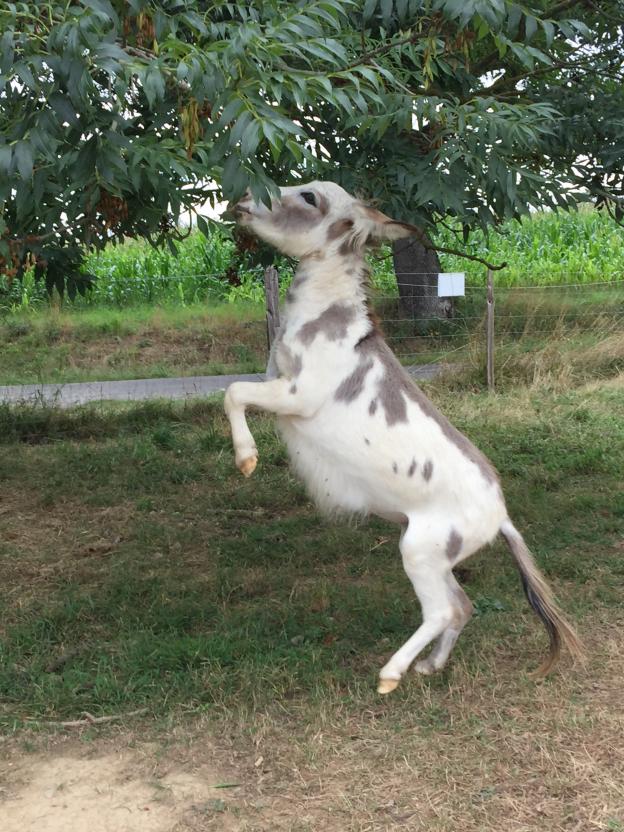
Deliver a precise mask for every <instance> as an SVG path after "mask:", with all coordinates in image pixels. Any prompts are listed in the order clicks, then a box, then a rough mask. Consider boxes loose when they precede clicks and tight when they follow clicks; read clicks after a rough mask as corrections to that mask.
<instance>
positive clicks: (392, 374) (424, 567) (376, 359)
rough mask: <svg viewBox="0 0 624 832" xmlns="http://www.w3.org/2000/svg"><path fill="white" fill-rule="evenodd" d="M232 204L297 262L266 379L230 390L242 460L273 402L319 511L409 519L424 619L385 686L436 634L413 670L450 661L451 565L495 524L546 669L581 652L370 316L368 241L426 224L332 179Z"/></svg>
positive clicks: (242, 463)
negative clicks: (249, 411)
mask: <svg viewBox="0 0 624 832" xmlns="http://www.w3.org/2000/svg"><path fill="white" fill-rule="evenodd" d="M233 210H234V213H235V215H236V217H237V221H238V222H239V223H240V224H241V225H243V226H245V227H246V228H248V229H249V230H250V231H252V232H253V233H254V234H256V235H257V236H258V237H260V238H262V239H263V240H265V241H266V242H268V243H270V244H272V245H274V246H275V247H276V248H277V249H279V250H280V251H281V252H283V253H284V254H286V255H289V256H291V257H296V258H298V259H299V261H300V263H299V267H298V269H297V272H296V274H295V278H294V280H293V283H292V286H291V288H290V290H289V292H288V295H287V298H286V308H285V315H284V320H283V323H282V326H281V329H280V332H279V336H278V339H277V340H276V343H275V345H274V347H273V350H272V352H271V356H270V358H269V367H268V372H267V376H268V379H269V380H267V381H265V382H262V383H248V382H235V383H234V384H232V385H231V386H230V387H229V389H228V391H227V393H226V396H225V410H226V413H227V415H228V417H229V420H230V424H231V428H232V439H233V442H234V449H235V453H236V465H237V467H238V468H239V470H240V471H241V472H242V473H243V474H244V475H245V476H246V477H248V476H250V475H251V474H252V473H253V471H254V469H255V467H256V463H257V460H258V451H257V450H256V445H255V443H254V439H253V436H252V435H251V433H250V431H249V427H248V425H247V421H246V419H245V408H246V407H249V406H252V407H257V408H261V409H263V410H267V411H270V412H272V413H275V414H276V415H277V416H278V425H279V429H280V433H281V435H282V437H283V439H284V440H285V442H286V444H287V446H288V449H289V452H290V457H291V460H292V462H293V465H294V467H295V469H296V470H297V472H298V473H299V474H300V476H301V477H302V478H303V480H304V481H305V483H306V485H307V487H308V489H309V491H310V493H311V495H312V497H313V498H314V500H315V501H316V503H317V505H318V506H319V507H320V508H321V509H323V510H326V511H330V512H336V511H338V512H340V511H343V512H350V513H354V514H361V515H366V514H376V515H379V516H380V517H383V518H386V519H388V520H392V521H396V522H398V523H400V524H401V527H402V531H401V539H400V544H399V547H400V550H401V555H402V557H403V566H404V568H405V571H406V573H407V575H408V577H409V579H410V581H411V582H412V584H413V586H414V590H415V592H416V595H417V596H418V600H419V602H420V605H421V607H422V618H423V621H422V624H421V625H420V627H419V628H418V629H417V630H416V632H415V633H414V634H413V635H412V636H411V638H409V639H408V640H407V641H406V642H405V644H404V645H403V646H402V647H401V648H400V649H399V650H398V651H397V652H396V653H395V654H394V655H393V656H392V657H391V658H390V660H389V661H388V662H387V663H386V664H385V665H384V667H383V668H382V669H381V672H380V674H379V676H380V680H379V688H378V689H379V692H380V693H389V692H390V691H392V690H394V688H396V686H397V685H398V684H399V680H400V679H401V677H402V676H403V674H404V673H405V672H406V670H407V669H408V667H409V666H410V664H411V663H412V662H413V661H414V659H415V658H416V657H417V656H418V655H419V654H420V653H421V651H422V650H423V649H424V648H425V647H426V646H427V645H428V644H430V643H431V642H432V641H434V639H436V642H435V645H434V647H433V649H432V651H431V652H430V654H429V655H428V656H427V657H426V658H424V659H421V660H419V661H417V662H416V665H415V669H416V670H417V671H418V672H419V673H433V672H434V671H436V670H438V669H440V668H441V667H443V666H444V664H445V662H446V661H447V659H448V657H449V654H450V652H451V650H452V648H453V646H454V644H455V642H456V640H457V637H458V636H459V634H460V632H461V630H462V628H463V627H464V626H465V624H466V623H467V621H468V620H469V618H470V616H471V614H472V604H471V603H470V600H469V598H468V596H467V595H466V593H465V592H464V591H463V589H462V588H461V587H460V586H459V584H458V583H457V581H456V580H455V578H454V576H453V572H452V570H453V568H454V567H455V566H457V564H458V563H460V562H461V561H462V560H464V559H465V558H467V557H469V556H470V555H472V554H473V553H474V552H476V551H477V549H479V548H480V547H481V546H483V545H484V544H485V543H488V542H489V541H491V540H492V539H493V538H494V537H495V536H496V535H497V534H498V533H499V532H500V533H501V534H502V535H503V537H504V538H505V540H506V541H507V544H508V545H509V548H510V549H511V552H512V554H513V556H514V558H515V561H516V564H517V566H518V569H519V571H520V575H521V578H522V583H523V585H524V590H525V592H526V595H527V598H528V601H529V603H530V605H531V606H532V607H533V609H534V610H535V612H536V613H537V615H538V616H539V617H540V618H541V620H542V622H543V624H544V626H545V628H546V630H547V632H548V636H549V639H550V653H549V656H548V657H547V659H546V660H545V662H544V664H543V666H542V668H540V670H541V672H543V673H546V672H547V671H548V670H550V668H551V667H552V666H553V665H554V664H555V662H556V661H557V660H558V658H559V652H560V647H561V642H564V643H565V644H566V646H567V647H568V649H569V650H570V651H571V652H572V654H573V655H574V656H580V655H581V652H582V651H581V645H580V642H579V640H578V638H577V636H576V635H575V633H574V630H573V629H572V627H571V626H570V625H569V624H568V623H567V622H566V620H565V619H564V618H563V616H562V614H561V612H560V611H559V609H558V607H557V605H556V603H555V601H554V599H553V596H552V594H551V591H550V589H549V588H548V585H547V584H546V581H545V579H544V577H543V576H542V574H541V573H540V572H539V570H538V569H537V567H536V565H535V563H534V561H533V558H532V557H531V554H530V552H529V550H528V548H527V546H526V544H525V542H524V540H523V538H522V536H521V535H520V533H519V532H518V531H517V530H516V528H515V527H514V525H513V523H512V522H511V520H510V519H509V517H508V515H507V509H506V507H505V501H504V498H503V494H502V491H501V488H500V484H499V480H498V476H497V474H496V472H495V470H494V468H493V467H492V465H491V464H490V463H489V462H488V460H487V459H486V458H485V456H484V455H483V454H482V453H481V452H480V451H478V450H477V448H475V447H474V445H472V444H471V443H470V442H469V441H468V439H467V438H466V437H465V436H463V434H461V433H460V432H459V431H458V430H456V429H455V428H454V427H453V426H452V425H451V424H450V422H448V420H447V419H446V418H445V417H444V416H443V415H442V414H441V413H439V412H438V411H437V410H436V408H435V407H434V406H433V405H432V404H431V402H430V401H429V400H428V399H427V397H426V396H425V395H424V394H423V393H422V391H421V390H420V389H419V388H418V387H417V386H416V384H415V383H414V382H413V381H412V379H411V378H410V376H409V375H408V374H407V372H406V371H405V370H404V369H403V367H402V366H401V364H400V363H399V362H398V360H397V359H396V358H395V357H394V355H393V354H392V352H391V351H390V349H389V347H388V346H387V344H386V342H385V341H384V339H383V337H382V335H381V333H380V332H379V330H378V329H377V328H376V326H375V323H374V321H373V320H372V319H371V315H370V313H369V307H368V303H367V285H368V269H367V267H366V264H365V261H364V250H365V247H366V246H367V245H370V244H371V243H373V242H375V241H379V240H396V239H398V238H401V237H409V236H412V235H413V234H414V232H415V231H416V229H415V228H414V227H413V226H410V225H407V224H405V223H401V222H395V221H394V220H392V219H390V218H389V217H387V216H385V215H384V214H382V213H380V212H379V211H377V210H375V209H373V208H370V207H368V206H366V205H364V204H362V203H361V202H360V201H359V200H357V199H355V198H354V197H352V196H350V195H349V194H348V193H347V192H346V191H344V190H343V189H342V188H341V187H339V186H338V185H336V184H334V183H332V182H312V183H311V184H309V185H305V186H301V187H290V188H282V189H281V192H280V198H279V199H276V200H274V201H273V203H272V207H271V208H270V209H269V208H267V207H266V206H265V205H263V204H259V203H256V202H254V201H253V200H252V199H251V197H250V196H246V197H245V198H244V199H243V200H241V201H240V202H239V203H238V204H237V205H236V206H234V209H233Z"/></svg>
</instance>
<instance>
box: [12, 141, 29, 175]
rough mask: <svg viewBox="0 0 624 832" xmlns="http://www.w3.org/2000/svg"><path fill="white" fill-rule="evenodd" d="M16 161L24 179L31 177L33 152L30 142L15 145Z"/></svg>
mask: <svg viewBox="0 0 624 832" xmlns="http://www.w3.org/2000/svg"><path fill="white" fill-rule="evenodd" d="M15 163H16V165H17V169H18V171H19V174H20V176H21V177H22V179H30V177H31V176H32V172H33V153H32V148H31V146H30V145H29V144H28V142H18V143H17V144H16V145H15Z"/></svg>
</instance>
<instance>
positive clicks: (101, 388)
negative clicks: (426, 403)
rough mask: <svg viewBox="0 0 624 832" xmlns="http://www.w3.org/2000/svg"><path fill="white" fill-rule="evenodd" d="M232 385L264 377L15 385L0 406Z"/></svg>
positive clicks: (431, 369)
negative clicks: (235, 382) (4, 404)
mask: <svg viewBox="0 0 624 832" xmlns="http://www.w3.org/2000/svg"><path fill="white" fill-rule="evenodd" d="M441 369H442V368H441V365H440V364H427V365H425V366H424V367H408V372H409V373H411V375H413V376H414V378H418V379H428V378H433V377H434V376H436V375H438V373H439V372H440V371H441ZM233 381H264V374H262V373H254V374H252V375H233V376H184V377H182V378H142V379H128V380H126V381H84V382H76V383H72V384H17V385H12V386H9V387H0V402H2V403H7V402H9V403H12V404H45V405H55V406H56V407H73V406H74V405H77V404H86V403H87V402H100V401H124V402H129V401H145V400H146V399H191V398H201V397H203V396H209V395H211V394H212V393H219V392H220V391H223V390H225V389H226V388H227V387H228V386H229V385H230V384H231V383H232V382H233Z"/></svg>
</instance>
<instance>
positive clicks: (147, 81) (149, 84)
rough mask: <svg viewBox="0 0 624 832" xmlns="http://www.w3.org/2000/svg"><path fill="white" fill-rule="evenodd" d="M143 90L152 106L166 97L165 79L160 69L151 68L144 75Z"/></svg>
mask: <svg viewBox="0 0 624 832" xmlns="http://www.w3.org/2000/svg"><path fill="white" fill-rule="evenodd" d="M143 90H144V92H145V96H146V98H147V100H148V102H149V105H150V107H154V105H155V104H156V102H157V101H162V99H163V98H164V97H165V81H164V78H163V77H162V75H161V74H160V71H159V70H158V69H149V70H148V71H147V73H146V74H145V75H144V76H143Z"/></svg>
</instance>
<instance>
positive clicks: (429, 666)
mask: <svg viewBox="0 0 624 832" xmlns="http://www.w3.org/2000/svg"><path fill="white" fill-rule="evenodd" d="M437 669H438V668H437V667H436V666H435V665H434V663H433V662H432V661H431V659H421V660H420V661H418V662H416V663H415V664H414V670H415V671H416V673H422V675H423V676H431V674H432V673H435V672H436V670H437Z"/></svg>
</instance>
